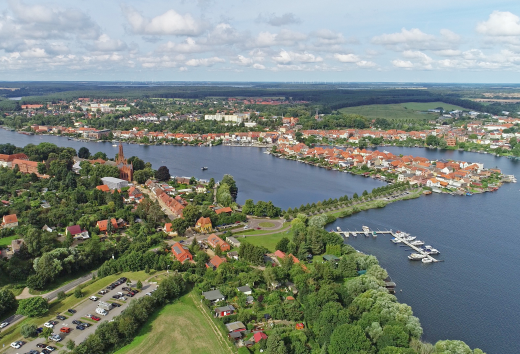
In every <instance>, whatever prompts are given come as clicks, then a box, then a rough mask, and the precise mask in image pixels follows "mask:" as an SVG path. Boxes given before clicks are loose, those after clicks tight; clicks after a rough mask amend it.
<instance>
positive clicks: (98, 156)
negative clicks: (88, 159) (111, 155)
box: [92, 151, 108, 161]
mask: <svg viewBox="0 0 520 354" xmlns="http://www.w3.org/2000/svg"><path fill="white" fill-rule="evenodd" d="M92 158H93V159H94V160H97V159H101V160H105V161H106V160H108V157H107V154H105V153H104V152H101V151H98V152H96V153H95V154H94V156H92Z"/></svg>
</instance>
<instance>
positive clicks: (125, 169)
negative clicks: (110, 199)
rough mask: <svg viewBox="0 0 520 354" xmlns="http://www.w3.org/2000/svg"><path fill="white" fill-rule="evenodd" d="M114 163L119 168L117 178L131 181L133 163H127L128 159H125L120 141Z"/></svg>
mask: <svg viewBox="0 0 520 354" xmlns="http://www.w3.org/2000/svg"><path fill="white" fill-rule="evenodd" d="M116 164H117V168H119V178H121V179H124V180H125V181H128V182H132V180H133V178H134V165H133V164H128V161H127V160H126V159H125V154H124V152H123V144H122V143H119V154H118V155H117V160H116Z"/></svg>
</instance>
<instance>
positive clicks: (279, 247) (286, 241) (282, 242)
mask: <svg viewBox="0 0 520 354" xmlns="http://www.w3.org/2000/svg"><path fill="white" fill-rule="evenodd" d="M289 242H291V241H290V240H289V239H288V238H287V237H283V238H282V239H281V240H280V241H278V243H277V244H276V247H275V248H276V249H277V250H280V251H282V252H284V253H285V252H287V246H288V245H289Z"/></svg>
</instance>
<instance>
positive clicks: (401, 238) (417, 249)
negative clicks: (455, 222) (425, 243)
mask: <svg viewBox="0 0 520 354" xmlns="http://www.w3.org/2000/svg"><path fill="white" fill-rule="evenodd" d="M332 232H334V233H336V234H338V235H340V236H343V237H344V238H349V236H350V235H351V234H353V233H356V234H358V235H360V236H361V235H363V236H366V237H370V236H373V233H375V234H376V235H383V234H389V235H391V236H392V237H394V238H396V239H397V240H399V241H401V243H402V244H403V245H405V246H406V247H409V248H411V249H413V250H414V251H415V253H418V254H421V255H423V256H424V258H428V259H430V260H431V261H432V263H437V262H443V261H442V260H439V259H436V258H433V257H432V256H431V255H430V254H428V253H426V252H424V251H423V250H422V249H421V248H419V247H417V246H414V245H412V244H411V243H410V242H409V241H407V240H405V239H404V237H401V236H399V235H398V234H396V233H394V232H393V231H392V230H389V231H388V230H383V231H381V230H379V229H378V230H377V231H373V230H371V231H369V232H368V235H367V234H366V233H365V232H366V231H364V230H363V231H350V230H349V231H342V230H341V229H340V228H338V230H337V231H332Z"/></svg>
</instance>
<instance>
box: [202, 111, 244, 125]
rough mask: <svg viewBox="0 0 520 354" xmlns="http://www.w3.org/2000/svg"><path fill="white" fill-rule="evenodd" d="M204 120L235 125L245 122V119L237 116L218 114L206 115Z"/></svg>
mask: <svg viewBox="0 0 520 354" xmlns="http://www.w3.org/2000/svg"><path fill="white" fill-rule="evenodd" d="M204 120H215V121H217V122H231V123H233V124H240V123H242V122H243V118H242V117H240V116H238V115H236V114H229V115H226V114H221V113H217V114H214V115H210V114H206V115H205V116H204Z"/></svg>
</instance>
